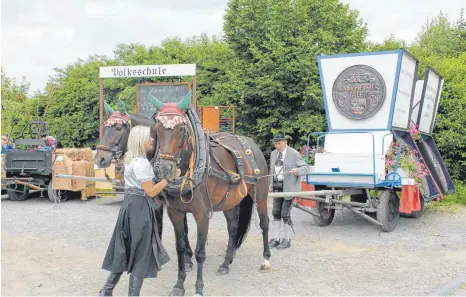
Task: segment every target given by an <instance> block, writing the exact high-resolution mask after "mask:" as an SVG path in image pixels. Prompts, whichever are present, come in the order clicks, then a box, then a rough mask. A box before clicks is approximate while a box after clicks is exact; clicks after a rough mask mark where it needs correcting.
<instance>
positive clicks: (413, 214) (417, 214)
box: [409, 196, 425, 219]
mask: <svg viewBox="0 0 466 297" xmlns="http://www.w3.org/2000/svg"><path fill="white" fill-rule="evenodd" d="M419 199H420V200H421V210H419V211H413V212H411V215H410V216H409V217H410V218H413V219H419V218H420V217H421V216H422V213H423V212H424V203H425V202H424V198H422V196H420V197H419Z"/></svg>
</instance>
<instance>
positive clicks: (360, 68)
mask: <svg viewBox="0 0 466 297" xmlns="http://www.w3.org/2000/svg"><path fill="white" fill-rule="evenodd" d="M385 96H386V88H385V81H384V80H383V78H382V76H381V75H380V73H379V72H378V71H377V70H375V69H374V68H372V67H370V66H367V65H354V66H350V67H348V68H346V69H345V70H343V71H342V72H341V73H340V75H338V77H337V79H336V80H335V82H334V84H333V89H332V97H333V102H334V103H335V106H336V108H337V109H338V111H340V112H341V113H342V114H343V115H344V116H346V117H348V118H350V119H355V120H362V119H366V118H369V117H371V116H373V115H374V114H375V113H376V112H377V111H378V110H379V109H380V107H382V105H383V103H384V101H385Z"/></svg>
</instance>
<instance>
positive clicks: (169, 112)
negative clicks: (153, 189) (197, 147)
mask: <svg viewBox="0 0 466 297" xmlns="http://www.w3.org/2000/svg"><path fill="white" fill-rule="evenodd" d="M191 97H192V93H191V92H189V93H188V94H187V95H186V96H185V98H184V99H183V100H181V101H180V102H178V103H173V102H169V103H162V102H161V101H159V100H158V99H157V98H155V97H153V96H152V95H151V103H152V104H153V105H154V106H155V107H156V108H157V110H158V112H157V114H156V120H157V123H156V125H155V129H156V131H157V141H158V145H159V149H160V166H161V171H162V175H163V176H172V175H173V173H174V170H175V169H176V168H177V166H179V165H180V164H179V163H180V161H181V153H182V150H183V149H184V147H185V145H186V142H187V140H188V137H189V133H188V126H187V123H188V120H187V117H186V110H187V109H188V107H189V104H190V103H191Z"/></svg>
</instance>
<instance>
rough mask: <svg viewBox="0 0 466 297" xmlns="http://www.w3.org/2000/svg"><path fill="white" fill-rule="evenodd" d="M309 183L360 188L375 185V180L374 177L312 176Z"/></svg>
mask: <svg viewBox="0 0 466 297" xmlns="http://www.w3.org/2000/svg"><path fill="white" fill-rule="evenodd" d="M309 183H310V184H313V183H321V184H331V185H332V186H334V185H338V184H345V186H346V185H348V186H352V185H354V187H359V185H360V184H365V185H367V184H369V185H374V178H373V177H372V176H351V177H350V176H338V175H318V174H312V175H310V176H309Z"/></svg>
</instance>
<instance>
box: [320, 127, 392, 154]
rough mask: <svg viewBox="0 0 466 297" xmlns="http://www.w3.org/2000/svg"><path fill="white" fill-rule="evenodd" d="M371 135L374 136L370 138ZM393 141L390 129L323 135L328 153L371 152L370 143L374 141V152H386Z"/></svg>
mask: <svg viewBox="0 0 466 297" xmlns="http://www.w3.org/2000/svg"><path fill="white" fill-rule="evenodd" d="M372 136H374V137H373V138H372ZM384 139H385V140H384ZM392 142H393V134H392V133H391V132H390V131H388V130H387V131H371V132H370V133H345V132H342V133H341V134H340V133H338V134H327V135H326V136H325V151H326V152H330V153H356V154H357V153H360V154H372V152H373V150H372V143H375V153H376V154H381V153H382V144H383V145H384V150H383V153H384V154H386V153H387V150H388V148H389V146H390V144H391V143H392Z"/></svg>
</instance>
